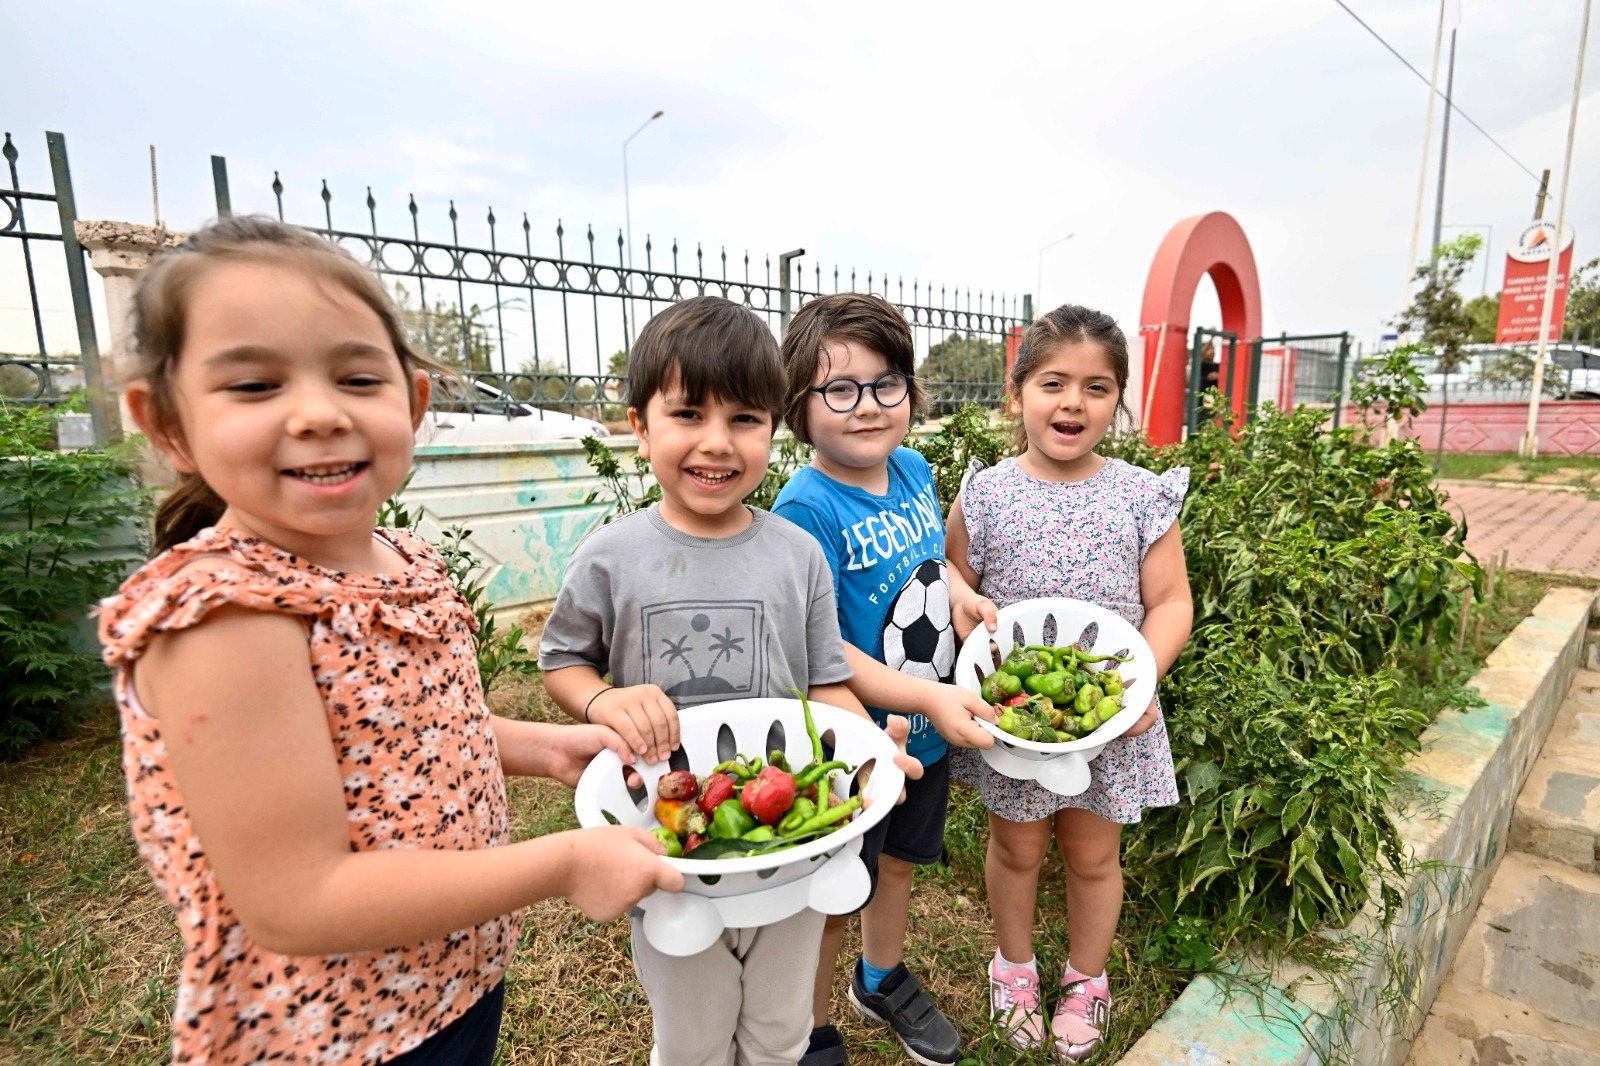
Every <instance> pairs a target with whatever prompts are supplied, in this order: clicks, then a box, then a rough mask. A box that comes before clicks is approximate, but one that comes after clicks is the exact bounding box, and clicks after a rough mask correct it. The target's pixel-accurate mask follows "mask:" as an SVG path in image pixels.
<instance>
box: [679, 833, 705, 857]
mask: <svg viewBox="0 0 1600 1066" xmlns="http://www.w3.org/2000/svg"><path fill="white" fill-rule="evenodd" d="M710 839H711V838H710V837H708V836H705V835H704V834H702V833H690V834H689V839H688V840H687V841H686V842H685V843H684V845H683V853H684V854H685V855H687V854H689V853H690V852H691V851H693V850H694V849H695V848H698V847H699V846H700V845H701V844H704V843H705V842H706V841H707V840H710Z"/></svg>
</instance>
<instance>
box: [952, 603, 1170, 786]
mask: <svg viewBox="0 0 1600 1066" xmlns="http://www.w3.org/2000/svg"><path fill="white" fill-rule="evenodd" d="M995 620H996V622H997V623H998V624H999V629H998V631H996V632H994V633H990V632H989V631H988V629H987V628H986V627H984V626H979V627H978V628H976V629H974V630H973V631H972V633H971V634H970V635H969V636H968V637H967V640H966V643H964V644H962V645H961V653H960V654H959V655H958V656H957V657H956V684H958V685H961V686H962V687H964V688H968V689H971V690H972V691H973V692H981V691H982V689H983V679H984V678H985V677H987V676H988V675H989V674H992V673H994V671H995V670H996V669H997V668H998V667H999V664H1000V662H1001V661H1002V660H1004V659H1005V657H1006V656H1007V655H1010V654H1011V650H1012V649H1013V648H1015V647H1018V646H1026V645H1029V644H1049V645H1053V646H1055V647H1062V646H1064V645H1067V644H1076V645H1078V646H1079V647H1081V648H1084V649H1086V650H1088V651H1090V652H1092V653H1093V654H1095V655H1106V654H1110V653H1113V652H1115V653H1117V654H1118V655H1126V654H1128V653H1130V652H1131V653H1132V654H1133V661H1132V662H1129V663H1127V664H1126V665H1119V664H1117V663H1095V664H1093V665H1091V666H1089V667H1088V668H1087V669H1089V670H1090V671H1091V672H1098V671H1099V670H1102V669H1104V668H1105V667H1107V666H1117V667H1118V671H1119V672H1120V673H1121V674H1122V675H1123V678H1124V681H1125V687H1124V688H1123V692H1122V710H1120V711H1118V712H1117V714H1116V715H1115V716H1114V717H1113V718H1112V719H1111V721H1109V722H1106V723H1105V724H1104V725H1102V726H1101V727H1100V728H1099V729H1096V730H1095V731H1094V732H1093V733H1090V734H1089V735H1088V736H1086V737H1083V738H1081V739H1079V740H1069V741H1066V742H1064V743H1061V744H1039V743H1035V742H1034V741H1031V740H1022V739H1019V738H1017V737H1014V736H1012V735H1011V734H1010V733H1007V732H1006V731H1005V730H1003V729H1001V728H1000V727H999V726H997V725H993V724H991V723H989V722H985V721H983V720H982V719H979V720H978V724H979V725H981V726H982V727H983V728H985V729H987V730H988V731H989V732H991V733H993V734H994V735H995V744H994V747H992V748H986V749H984V751H983V758H984V761H985V762H987V763H988V764H989V765H990V766H992V767H994V769H995V770H996V771H997V772H999V773H1001V774H1004V775H1005V776H1007V777H1014V778H1018V779H1020V780H1024V781H1037V782H1038V783H1039V784H1040V785H1042V786H1044V787H1045V788H1047V789H1049V790H1050V791H1052V792H1056V793H1059V794H1061V795H1063V796H1076V795H1077V794H1078V793H1080V792H1082V791H1084V790H1085V789H1086V788H1088V787H1089V781H1090V769H1089V763H1090V762H1091V761H1092V760H1093V759H1095V758H1096V757H1097V756H1098V755H1099V754H1100V752H1102V751H1103V750H1105V746H1106V745H1107V744H1108V743H1110V742H1111V741H1113V740H1115V739H1116V738H1117V737H1120V736H1121V735H1122V734H1123V733H1126V732H1127V731H1128V730H1129V729H1131V728H1132V727H1133V723H1134V722H1137V721H1138V720H1139V716H1140V715H1142V714H1143V713H1144V710H1145V708H1146V707H1148V706H1150V700H1151V699H1152V698H1153V697H1154V696H1155V692H1156V664H1155V655H1154V654H1153V653H1152V652H1151V651H1150V645H1149V644H1147V643H1145V639H1144V637H1143V636H1141V635H1140V634H1139V631H1138V630H1137V629H1135V628H1134V627H1133V626H1132V625H1130V624H1129V623H1128V622H1127V620H1126V619H1124V618H1123V617H1122V616H1121V615H1119V614H1116V613H1114V612H1112V611H1108V610H1106V609H1105V608H1104V607H1100V606H1097V605H1095V604H1092V603H1086V602H1084V601H1083V600H1073V599H1067V598H1065V597H1059V598H1049V599H1037V600H1023V601H1021V602H1020V603H1013V604H1011V605H1009V606H1007V607H1002V608H1001V609H1000V612H999V614H998V615H997V616H996V619H995Z"/></svg>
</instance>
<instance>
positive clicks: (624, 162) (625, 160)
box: [622, 110, 666, 270]
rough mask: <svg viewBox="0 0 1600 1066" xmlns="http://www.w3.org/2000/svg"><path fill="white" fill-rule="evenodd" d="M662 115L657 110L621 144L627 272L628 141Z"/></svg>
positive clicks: (630, 241)
mask: <svg viewBox="0 0 1600 1066" xmlns="http://www.w3.org/2000/svg"><path fill="white" fill-rule="evenodd" d="M664 114H666V112H665V111H661V110H657V111H656V113H655V114H653V115H651V116H650V117H649V118H647V119H645V120H644V122H643V124H641V125H640V126H639V128H638V129H636V130H634V131H633V132H632V133H631V134H629V135H628V140H627V141H623V142H622V214H623V219H624V222H625V224H626V225H627V228H628V269H629V270H632V269H633V209H632V206H631V205H630V204H629V202H628V141H631V140H633V139H634V138H635V137H637V136H639V134H641V133H643V132H644V130H645V127H646V126H648V125H650V123H652V122H654V121H655V120H656V119H658V118H660V117H661V116H662V115H664Z"/></svg>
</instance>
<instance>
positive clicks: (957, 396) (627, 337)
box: [212, 156, 1031, 418]
mask: <svg viewBox="0 0 1600 1066" xmlns="http://www.w3.org/2000/svg"><path fill="white" fill-rule="evenodd" d="M212 175H213V182H214V187H215V191H216V202H217V213H218V215H219V216H227V215H228V214H230V213H231V211H232V201H233V196H232V194H231V191H230V189H229V184H228V171H227V160H226V159H225V158H224V157H222V156H213V157H212ZM271 188H272V194H273V201H274V205H275V208H276V212H277V216H278V218H279V219H280V220H283V221H295V222H297V224H299V225H302V226H304V227H305V228H306V229H309V230H311V231H312V232H315V233H318V234H321V235H322V236H324V237H326V238H328V239H330V240H332V241H334V242H336V243H338V244H340V245H342V246H344V247H345V248H347V249H348V250H349V251H350V252H351V253H352V254H354V255H355V256H356V258H357V259H358V260H360V261H361V262H363V263H365V264H366V265H367V266H368V267H370V268H371V269H372V270H373V271H375V272H376V273H377V274H379V275H380V277H382V278H383V279H384V280H385V282H386V283H388V284H389V285H391V286H392V287H393V289H394V291H395V293H396V296H397V298H398V300H399V302H400V304H401V306H402V309H403V312H404V315H405V318H406V322H407V327H408V329H409V331H410V332H411V335H412V338H413V340H414V341H415V342H416V343H417V344H418V345H419V346H420V347H421V348H422V349H423V350H425V351H427V352H428V353H429V354H431V355H433V356H434V357H435V358H438V359H439V360H440V361H441V362H444V363H446V364H448V365H450V366H452V367H454V368H456V369H457V370H459V371H460V372H461V373H462V377H463V378H464V379H465V381H466V386H465V388H464V389H453V390H439V395H438V397H437V405H438V406H440V407H441V408H446V409H450V410H454V411H465V412H466V413H468V414H473V415H476V414H489V413H499V414H510V415H518V414H530V413H532V414H537V415H538V416H539V417H541V418H542V417H544V416H545V411H546V409H555V410H559V411H565V412H568V413H573V414H582V415H587V416H589V417H606V418H620V417H621V416H622V407H621V404H622V401H623V395H624V391H625V386H624V381H625V378H624V372H625V368H626V358H627V353H628V352H629V351H630V350H631V348H632V345H633V341H634V339H635V338H636V337H637V336H638V331H639V328H640V327H641V326H642V325H643V324H644V323H645V322H646V321H648V320H649V318H650V316H651V315H653V314H655V312H656V311H658V310H660V309H662V308H663V307H665V306H667V305H669V304H671V303H673V302H675V301H678V300H682V299H685V298H688V297H692V296H702V295H714V296H721V297H723V298H725V299H729V300H732V301H734V302H735V303H739V304H742V305H743V306H745V307H748V308H750V309H751V310H752V311H754V312H756V313H757V314H759V315H761V316H762V317H763V318H764V319H765V320H766V321H767V323H768V325H769V326H771V327H772V329H773V332H774V333H775V334H777V335H778V336H780V337H781V336H782V334H783V331H784V328H785V326H786V324H787V322H788V319H789V316H790V314H791V313H792V312H793V311H794V310H796V309H798V308H799V307H802V306H804V305H805V304H806V303H808V302H810V301H811V300H814V299H816V298H817V297H819V296H821V295H823V294H824V293H831V292H847V291H859V292H870V293H876V294H878V295H880V296H883V297H885V298H886V299H888V300H890V301H891V302H893V303H894V304H895V305H896V306H897V307H899V308H900V310H901V311H902V312H903V313H904V314H905V316H906V319H907V321H908V322H909V323H910V324H911V327H912V331H913V334H914V336H915V338H916V344H917V352H918V358H919V360H920V368H919V373H920V374H921V375H922V376H923V377H924V378H925V379H926V386H927V391H928V393H929V396H930V401H931V408H932V410H933V411H934V412H935V413H945V412H948V411H951V410H955V409H956V408H958V407H959V406H961V405H962V404H965V403H969V402H977V403H991V404H992V403H997V402H998V401H999V400H1000V398H1001V396H1002V395H1003V393H1004V390H1005V365H1006V363H1005V360H1006V352H1007V347H1008V345H1014V344H1015V343H1016V339H1017V338H1018V337H1019V336H1020V333H1021V329H1022V328H1023V327H1024V326H1025V325H1026V323H1027V321H1028V320H1029V318H1030V317H1031V307H1030V306H1029V303H1030V300H1029V298H1028V297H1023V298H1021V299H1019V298H1017V297H1014V296H1007V295H1002V294H998V293H995V292H993V291H989V292H984V291H981V290H974V289H972V288H967V287H957V286H952V285H949V284H945V283H940V284H938V285H937V286H936V285H935V283H933V282H930V281H926V280H923V279H919V278H913V279H912V281H911V284H910V285H909V286H907V285H906V283H905V279H904V278H903V277H893V278H891V277H890V275H889V274H888V272H886V271H878V270H869V271H866V272H865V273H864V274H863V273H861V272H859V271H856V270H854V269H847V268H843V267H838V266H835V267H833V268H832V269H831V270H829V269H826V268H824V266H823V265H822V264H821V263H820V262H815V261H813V262H810V263H808V264H804V265H802V264H801V263H799V262H798V260H799V259H800V257H802V256H804V255H805V252H804V251H803V250H796V251H793V252H786V253H784V254H782V255H779V256H773V255H770V254H763V255H759V256H755V257H752V255H751V254H750V253H749V252H748V251H745V252H741V253H736V254H734V255H732V256H730V255H729V253H728V250H727V249H726V247H721V248H718V249H716V250H715V251H709V252H708V250H707V249H706V248H705V247H703V246H702V245H700V244H695V245H693V246H692V248H691V246H690V245H689V244H688V243H687V242H683V243H680V242H679V241H678V240H677V239H676V238H673V239H672V240H671V241H670V243H668V244H667V245H665V246H663V245H660V244H657V242H656V241H655V240H654V238H653V237H651V236H650V235H648V234H647V235H646V236H645V238H644V241H643V244H642V246H639V247H638V248H636V249H635V251H642V253H643V257H642V258H643V265H642V266H638V265H630V256H629V255H628V251H629V249H628V247H627V242H626V240H625V238H624V235H623V232H622V231H621V230H620V229H619V230H618V231H617V235H616V239H615V241H614V242H613V241H612V239H611V237H610V235H609V231H606V232H603V233H597V232H596V230H595V228H594V226H592V225H584V226H583V227H582V228H581V229H580V228H578V227H571V228H569V227H567V226H566V224H565V223H564V222H563V221H561V220H558V221H557V222H556V224H555V226H554V227H553V228H552V229H551V230H549V231H548V232H545V233H543V234H539V233H536V232H535V227H534V225H533V223H532V222H531V221H530V220H529V218H528V216H527V214H526V213H523V215H522V217H521V220H520V222H512V223H511V224H510V225H509V226H507V224H506V220H504V219H502V218H500V217H499V216H498V215H497V214H496V213H495V211H494V209H493V208H492V207H490V208H488V209H487V210H486V211H485V212H484V214H483V215H482V217H481V222H479V221H477V220H476V219H474V220H471V221H470V222H469V220H468V219H466V218H465V217H464V216H463V215H462V214H461V212H460V211H458V209H457V207H456V204H455V202H454V201H450V203H449V207H448V210H447V211H446V212H444V214H443V216H442V218H439V217H437V216H436V217H435V219H434V221H435V222H442V223H447V225H443V224H441V225H438V227H437V231H436V232H435V231H433V230H432V229H431V228H430V226H429V222H428V219H427V217H426V213H425V212H424V210H423V208H422V207H421V206H420V205H419V204H418V203H417V200H416V197H415V196H411V197H409V198H408V201H407V204H406V208H405V213H406V215H408V216H409V218H408V219H407V220H405V221H404V222H403V223H402V227H401V231H400V232H396V231H395V230H394V229H393V228H391V227H388V226H380V224H379V220H378V202H377V200H376V198H375V197H374V196H373V194H372V190H371V188H370V187H369V188H368V189H367V195H366V198H365V200H364V201H363V202H362V203H361V205H360V208H359V209H358V213H359V216H360V222H359V223H358V224H357V225H356V226H355V227H352V226H350V225H349V222H348V219H349V217H350V216H349V215H344V216H343V217H341V218H340V219H339V220H338V222H337V223H336V221H335V208H334V203H335V199H336V198H335V195H334V193H333V191H332V190H331V189H330V188H329V187H328V184H327V182H326V181H323V182H322V183H321V188H320V190H318V192H317V196H318V197H319V198H320V199H321V201H322V212H321V213H322V217H321V219H320V220H312V221H310V222H306V221H301V220H295V219H288V218H286V216H285V207H284V199H285V193H286V190H287V186H286V184H285V183H284V181H283V180H282V176H281V173H280V172H274V174H273V181H272V186H271ZM468 226H470V228H471V229H472V230H473V232H474V233H475V234H477V237H476V238H475V239H463V236H462V231H463V228H464V227H468ZM406 231H409V232H406ZM658 256H659V257H660V258H659V259H658V258H657V257H658Z"/></svg>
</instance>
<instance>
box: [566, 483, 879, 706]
mask: <svg viewBox="0 0 1600 1066" xmlns="http://www.w3.org/2000/svg"><path fill="white" fill-rule="evenodd" d="M750 513H751V516H752V519H753V521H751V523H750V527H749V528H748V529H746V530H744V531H743V532H741V533H738V534H735V535H734V536H731V537H720V538H708V537H694V536H690V535H689V534H687V533H683V532H680V531H679V530H676V529H674V528H672V527H671V526H670V525H668V524H667V521H666V519H664V518H662V517H661V513H660V509H659V508H658V507H654V506H652V507H650V508H649V509H648V510H645V511H638V512H635V513H633V514H630V515H627V516H626V517H624V518H620V519H618V520H617V521H615V522H613V523H611V524H610V525H607V526H601V527H600V528H599V529H597V530H595V531H594V532H593V533H591V534H589V536H588V537H586V538H585V539H584V541H583V543H581V544H579V545H578V550H577V551H576V552H574V553H573V556H572V562H571V563H569V564H568V565H567V574H566V577H565V578H564V579H563V581H562V583H561V594H560V596H559V597H558V598H557V599H556V606H555V610H554V611H553V612H552V613H551V615H550V620H549V621H548V622H546V623H545V627H544V637H543V638H542V639H541V640H540V641H539V666H540V667H541V668H543V669H545V670H560V669H562V668H564V667H568V666H583V665H588V666H592V667H594V668H595V669H596V670H599V671H600V672H601V673H602V674H604V673H606V672H607V671H610V673H611V676H612V683H613V684H616V685H618V686H623V685H645V684H653V685H659V686H660V687H661V689H662V691H664V692H665V693H666V694H667V696H668V697H669V698H671V700H672V701H673V703H675V704H677V705H678V706H679V707H685V706H691V705H693V704H697V703H711V702H714V701H716V700H729V699H744V698H747V697H755V696H788V695H789V694H790V693H789V688H790V687H791V686H792V687H794V688H798V689H800V690H801V691H802V692H804V691H806V690H807V689H809V688H810V687H811V686H813V685H828V684H833V683H835V682H839V681H844V680H846V679H847V678H849V677H850V676H851V674H852V671H851V669H850V665H849V663H847V662H846V661H845V657H844V639H843V638H842V637H841V636H840V635H839V618H838V615H837V613H836V611H835V607H834V600H833V575H832V572H831V571H830V570H829V569H828V563H827V560H826V559H824V558H823V555H822V549H821V548H820V547H818V546H817V542H816V540H815V539H814V538H812V536H811V535H810V534H809V533H807V532H806V531H805V530H803V529H801V528H800V527H799V526H797V525H795V524H794V523H792V522H789V521H786V520H785V519H782V518H779V517H778V516H777V515H773V514H768V513H767V512H766V511H763V510H761V509H759V508H756V507H752V508H750Z"/></svg>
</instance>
